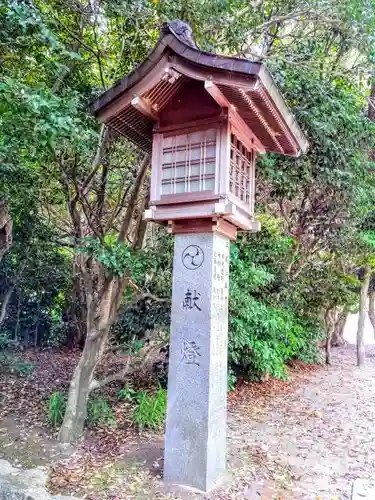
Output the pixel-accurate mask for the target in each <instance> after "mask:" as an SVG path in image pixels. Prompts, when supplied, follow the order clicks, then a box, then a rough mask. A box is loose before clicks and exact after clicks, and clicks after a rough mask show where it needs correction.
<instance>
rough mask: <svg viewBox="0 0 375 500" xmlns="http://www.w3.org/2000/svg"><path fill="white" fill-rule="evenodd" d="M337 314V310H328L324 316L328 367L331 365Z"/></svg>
mask: <svg viewBox="0 0 375 500" xmlns="http://www.w3.org/2000/svg"><path fill="white" fill-rule="evenodd" d="M336 316H337V313H336V311H335V309H328V310H327V311H326V313H325V316H324V323H325V328H326V365H330V364H331V347H332V334H333V331H334V329H335V323H336V321H335V320H336Z"/></svg>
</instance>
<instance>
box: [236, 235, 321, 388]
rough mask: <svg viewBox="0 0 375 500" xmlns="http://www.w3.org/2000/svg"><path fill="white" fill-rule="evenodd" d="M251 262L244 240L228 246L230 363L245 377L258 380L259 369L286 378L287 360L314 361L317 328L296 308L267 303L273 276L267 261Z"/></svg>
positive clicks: (251, 258)
mask: <svg viewBox="0 0 375 500" xmlns="http://www.w3.org/2000/svg"><path fill="white" fill-rule="evenodd" d="M279 246H280V247H281V248H284V246H283V245H281V244H280V245H279ZM285 247H287V244H285ZM283 251H285V249H284V250H283ZM254 261H255V258H254V252H253V251H252V248H251V246H250V245H249V244H248V243H247V242H246V244H245V245H243V247H242V248H239V247H238V246H237V245H233V246H232V250H231V281H230V296H229V307H230V320H229V351H228V353H229V363H230V366H231V367H232V368H235V372H237V373H238V372H242V373H243V375H245V376H246V377H247V378H253V379H254V378H255V379H261V378H262V376H263V375H264V374H269V375H272V376H274V377H278V378H286V370H285V364H286V362H287V361H288V360H289V359H291V358H301V357H304V358H305V359H307V358H308V359H309V360H314V358H315V356H316V354H317V343H316V339H317V338H318V336H319V332H318V330H317V328H314V327H313V326H312V324H311V321H310V322H309V320H308V318H307V317H303V316H302V315H298V314H297V313H296V311H295V309H293V305H294V304H293V303H289V304H288V303H284V304H280V305H274V304H272V303H270V302H268V301H269V300H270V298H269V296H270V293H269V289H270V287H271V286H275V281H276V276H275V274H273V273H271V272H269V271H268V270H267V269H271V266H268V268H265V267H264V266H263V265H261V264H260V263H256V262H254Z"/></svg>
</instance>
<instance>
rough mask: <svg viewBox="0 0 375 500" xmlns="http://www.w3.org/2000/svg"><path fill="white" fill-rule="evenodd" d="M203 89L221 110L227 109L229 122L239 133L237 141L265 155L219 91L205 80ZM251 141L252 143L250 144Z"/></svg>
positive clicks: (261, 147)
mask: <svg viewBox="0 0 375 500" xmlns="http://www.w3.org/2000/svg"><path fill="white" fill-rule="evenodd" d="M204 88H205V89H206V91H207V92H208V93H209V94H210V96H211V97H212V98H213V99H214V100H215V101H216V102H217V104H218V105H219V106H220V107H221V108H227V109H228V114H229V118H230V122H231V123H232V124H233V125H234V127H235V128H236V129H237V132H238V133H239V139H240V140H241V141H242V142H243V143H244V145H245V146H246V147H247V148H248V149H249V150H251V149H253V148H255V149H256V150H257V151H258V152H259V153H265V152H266V150H265V148H264V146H263V144H262V143H261V142H260V140H259V139H258V138H257V136H256V135H255V134H254V132H253V131H252V130H251V129H250V127H249V126H248V125H247V124H246V122H245V120H244V119H243V118H241V116H240V115H239V113H238V111H237V110H236V108H235V106H233V104H232V103H231V102H230V101H228V99H227V98H226V97H225V95H224V94H223V93H222V92H221V90H220V89H219V88H218V87H217V86H216V85H215V84H214V83H213V82H212V81H210V80H205V82H204ZM252 141H253V142H252Z"/></svg>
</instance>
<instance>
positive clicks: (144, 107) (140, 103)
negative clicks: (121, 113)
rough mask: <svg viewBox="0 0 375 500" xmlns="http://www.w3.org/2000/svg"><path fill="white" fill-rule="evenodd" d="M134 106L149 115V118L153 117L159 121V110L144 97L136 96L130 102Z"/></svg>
mask: <svg viewBox="0 0 375 500" xmlns="http://www.w3.org/2000/svg"><path fill="white" fill-rule="evenodd" d="M130 104H131V105H132V106H133V108H135V109H137V110H138V111H139V112H140V113H142V114H143V115H145V116H147V118H151V119H152V120H155V121H157V120H158V119H159V117H158V114H157V112H156V111H155V110H154V108H153V107H152V106H151V104H149V103H148V102H147V101H146V100H145V99H143V98H142V97H139V96H137V97H134V99H132V101H131V103H130Z"/></svg>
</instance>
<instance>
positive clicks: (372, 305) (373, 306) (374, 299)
mask: <svg viewBox="0 0 375 500" xmlns="http://www.w3.org/2000/svg"><path fill="white" fill-rule="evenodd" d="M368 315H369V318H370V321H371V325H372V329H373V330H374V337H375V290H371V291H370V293H369V307H368Z"/></svg>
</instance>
